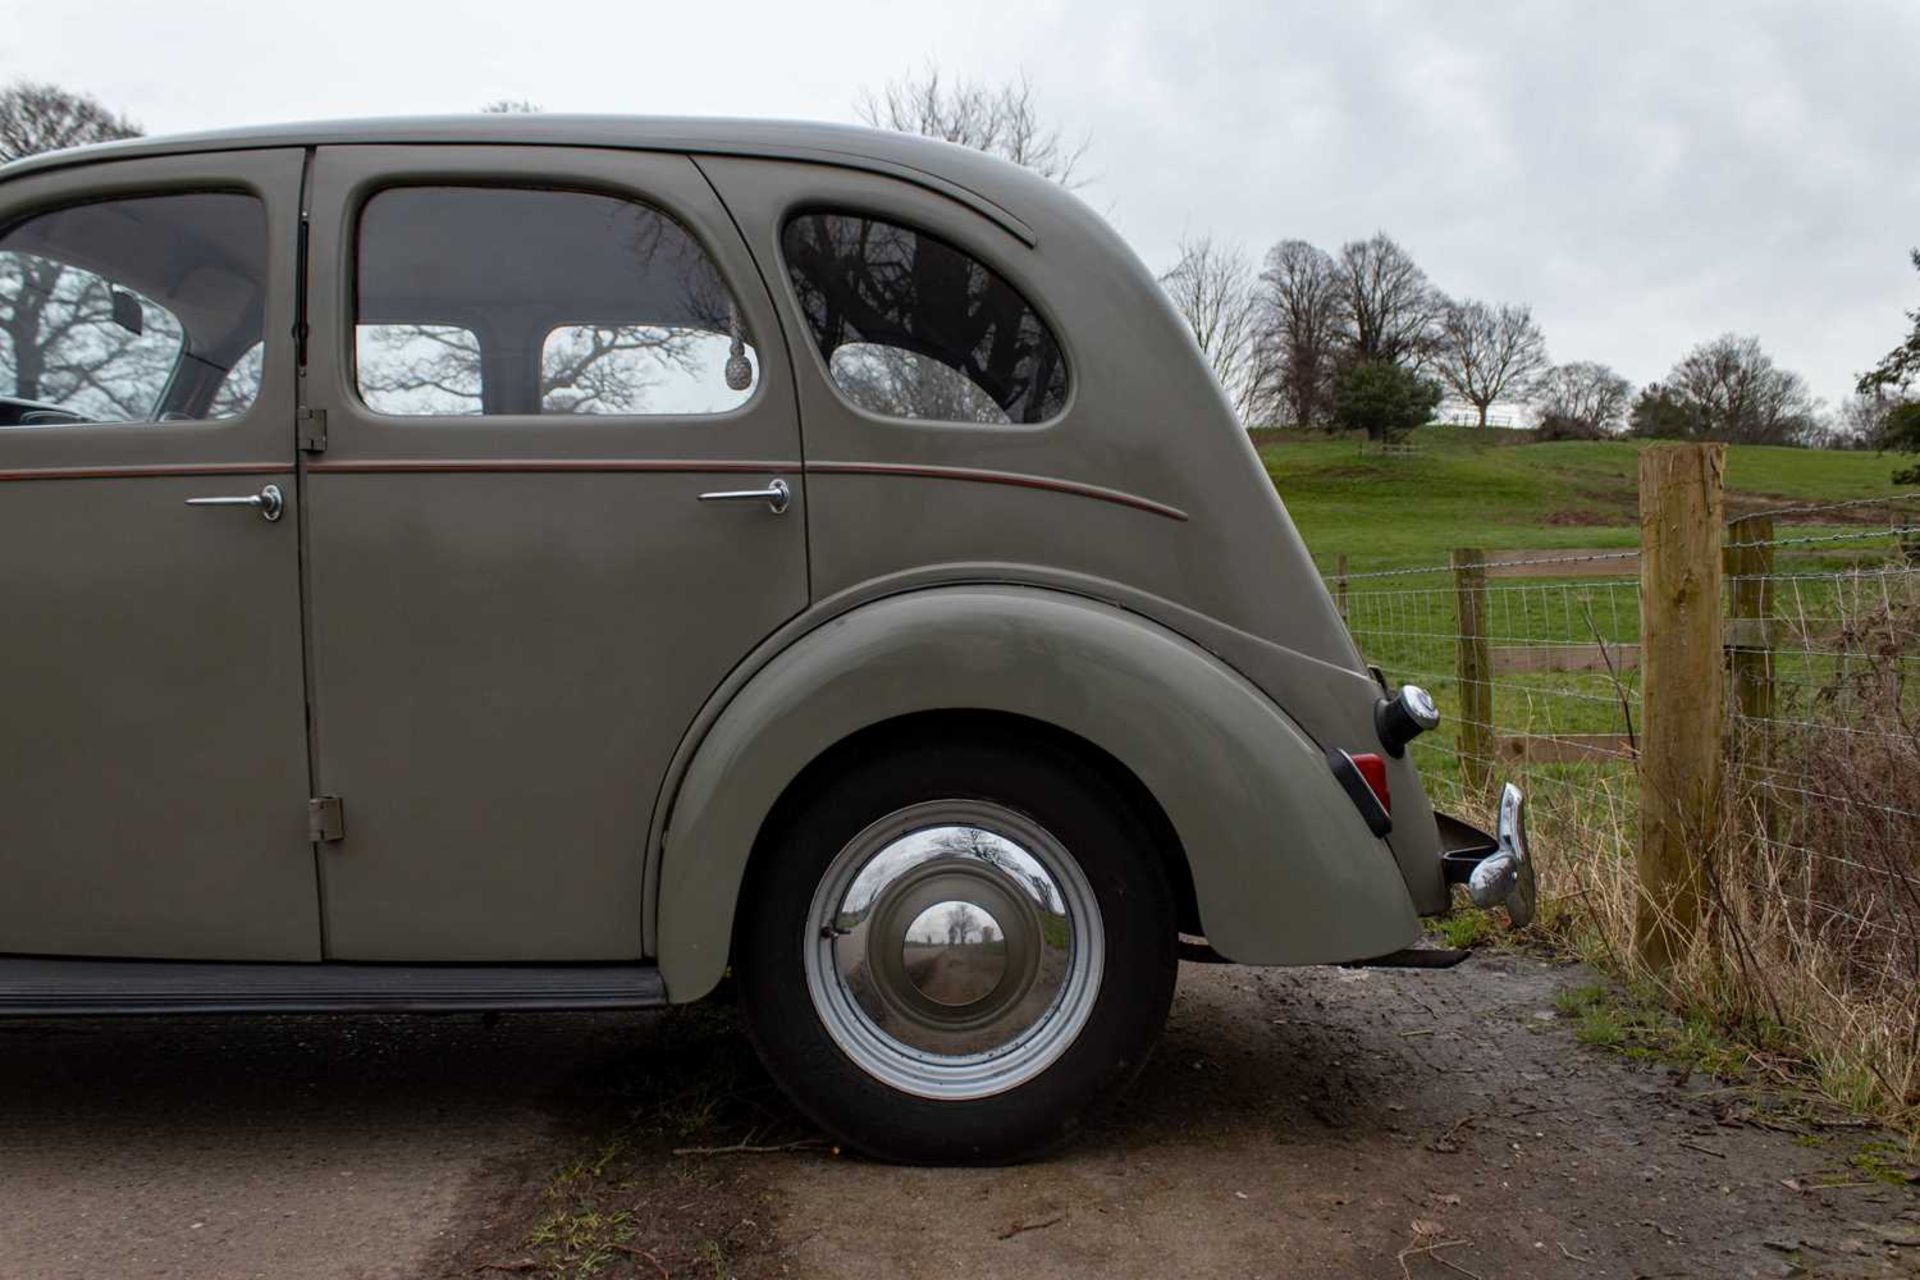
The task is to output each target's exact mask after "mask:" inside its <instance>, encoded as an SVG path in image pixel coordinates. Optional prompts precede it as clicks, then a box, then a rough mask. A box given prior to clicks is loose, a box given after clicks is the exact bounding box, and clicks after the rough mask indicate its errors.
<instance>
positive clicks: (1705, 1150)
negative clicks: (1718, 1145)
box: [1680, 1138, 1727, 1160]
mask: <svg viewBox="0 0 1920 1280" xmlns="http://www.w3.org/2000/svg"><path fill="white" fill-rule="evenodd" d="M1680 1145H1681V1146H1683V1147H1685V1148H1686V1149H1687V1150H1689V1151H1698V1152H1700V1153H1701V1154H1703V1155H1709V1156H1712V1157H1713V1158H1714V1159H1716V1160H1725V1159H1726V1158H1727V1153H1726V1152H1724V1151H1715V1150H1714V1149H1713V1148H1712V1147H1703V1146H1701V1145H1700V1144H1699V1143H1697V1142H1688V1141H1687V1140H1686V1139H1685V1138H1682V1139H1680Z"/></svg>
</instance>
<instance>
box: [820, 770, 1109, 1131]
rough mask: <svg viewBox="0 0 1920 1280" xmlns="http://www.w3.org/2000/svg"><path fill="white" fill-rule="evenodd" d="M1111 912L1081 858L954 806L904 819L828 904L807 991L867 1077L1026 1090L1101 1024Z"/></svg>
mask: <svg viewBox="0 0 1920 1280" xmlns="http://www.w3.org/2000/svg"><path fill="white" fill-rule="evenodd" d="M1103 966H1104V935H1103V933H1102V931H1101V928H1100V914H1099V907H1098V905H1097V904H1096V903H1095V901H1094V897H1093V890H1092V887H1091V886H1090V885H1089V884H1088V883H1087V879H1086V876H1085V874H1084V873H1083V872H1082V871H1081V870H1080V866H1079V864H1078V863H1077V862H1075V861H1074V859H1073V857H1072V855H1070V854H1069V853H1068V852H1067V850H1066V848H1065V847H1064V846H1063V845H1061V844H1060V842H1059V841H1058V840H1056V839H1055V838H1054V837H1053V836H1052V835H1051V834H1050V833H1049V832H1047V831H1046V830H1045V829H1044V828H1042V827H1041V826H1040V825H1039V824H1037V823H1035V822H1034V821H1033V820H1032V819H1031V818H1028V817H1026V816H1025V815H1023V814H1019V813H1015V812H1014V811H1013V810H1011V809H1007V808H1004V807H1003V806H1000V805H996V804H991V803H989V802H986V801H981V800H943V801H934V802H930V803H927V804H919V805H913V806H911V807H909V808H906V809H902V810H899V811H897V812H895V813H891V814H888V815H887V816H886V817H884V818H882V819H880V821H878V822H876V823H874V824H873V825H872V826H870V827H868V828H867V829H866V830H865V831H862V832H861V833H860V834H859V835H857V836H855V837H854V838H853V840H852V841H850V842H849V843H848V844H847V846H846V848H844V849H842V850H841V851H840V853H839V854H838V856H836V857H835V859H834V861H833V864H832V865H831V866H830V867H828V869H827V873H826V875H825V876H824V877H823V878H822V879H821V882H820V887H819V889H818V890H817V891H816V892H815V894H814V900H813V906H812V911H811V913H810V916H809V937H808V940H807V946H806V969H807V990H808V993H809V994H810V995H811V996H812V998H813V1004H814V1008H815V1010H816V1011H817V1012H818V1013H819V1015H820V1019H821V1022H822V1024H823V1025H824V1026H825V1027H826V1029H827V1032H828V1034H829V1035H831V1036H832V1037H833V1039H834V1042H835V1043H836V1044H838V1045H839V1046H840V1048H841V1049H842V1050H843V1051H844V1052H845V1053H846V1054H847V1056H848V1057H850V1058H852V1059H853V1061H854V1062H855V1063H857V1064H858V1065H859V1066H860V1067H861V1069H862V1070H864V1071H866V1072H867V1073H868V1074H870V1075H872V1076H874V1077H876V1078H878V1079H880V1080H881V1081H883V1082H885V1083H886V1084H888V1085H891V1086H892V1087H894V1088H896V1089H900V1090H902V1091H904V1092H907V1093H912V1094H917V1095H919V1096H921V1097H929V1098H948V1099H964V1098H979V1097H986V1096H989V1095H991V1094H995V1093H1001V1092H1004V1091H1005V1090H1008V1089H1012V1088H1014V1087H1016V1086H1018V1085H1020V1084H1022V1083H1024V1082H1025V1081H1027V1080H1030V1079H1032V1078H1033V1077H1034V1076H1036V1075H1038V1074H1039V1073H1040V1072H1042V1071H1044V1070H1045V1069H1046V1068H1047V1067H1048V1066H1049V1065H1051V1064H1052V1063H1053V1061H1054V1060H1055V1059H1056V1058H1058V1057H1059V1056H1060V1054H1061V1053H1063V1052H1065V1051H1066V1048H1067V1046H1068V1045H1070V1044H1072V1043H1073V1040H1074V1038H1075V1037H1076V1036H1078V1035H1079V1033H1080V1031H1081V1029H1082V1028H1083V1027H1084V1026H1085V1025H1086V1020H1087V1017H1088V1016H1089V1015H1090V1014H1091V1013H1092V1011H1093V1003H1094V997H1095V996H1096V995H1097V994H1098V992H1099V989H1100V974H1101V971H1102V969H1103Z"/></svg>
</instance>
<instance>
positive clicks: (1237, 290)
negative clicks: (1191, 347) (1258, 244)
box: [1160, 236, 1265, 423]
mask: <svg viewBox="0 0 1920 1280" xmlns="http://www.w3.org/2000/svg"><path fill="white" fill-rule="evenodd" d="M1160 283H1161V285H1162V286H1163V287H1164V288H1165V289H1166V291H1167V295H1168V296H1169V297H1170V298H1172V299H1173V305H1174V307H1175V308H1176V309H1177V310H1178V311H1179V312H1180V315H1181V316H1182V318H1184V319H1185V320H1186V322H1187V327H1188V328H1190V329H1192V330H1193V337H1194V340H1195V341H1196V342H1198V343H1199V344H1200V353H1201V354H1202V355H1204V356H1205V357H1206V358H1207V364H1208V366H1209V367H1211V368H1212V369H1213V376H1214V377H1215V378H1217V379H1219V382H1220V387H1221V389H1222V390H1223V391H1225V392H1226V393H1227V402H1228V403H1229V404H1231V405H1232V406H1233V412H1234V414H1235V416H1237V417H1238V418H1239V419H1240V421H1241V422H1242V423H1250V422H1251V421H1252V419H1253V414H1254V411H1255V406H1256V403H1257V402H1258V400H1259V399H1260V398H1261V395H1262V393H1263V391H1264V389H1265V388H1264V386H1263V382H1264V378H1263V377H1262V370H1261V368H1260V359H1259V357H1260V345H1259V342H1258V338H1259V312H1258V298H1257V296H1256V294H1255V292H1254V279H1253V269H1252V267H1251V266H1249V265H1248V263H1247V256H1246V254H1244V253H1242V252H1241V251H1240V250H1239V249H1237V248H1222V247H1220V246H1219V245H1216V244H1214V242H1213V237H1211V236H1202V237H1200V238H1199V239H1197V240H1183V241H1181V242H1180V260H1179V261H1178V262H1176V263H1175V264H1174V266H1173V269H1172V270H1170V271H1168V272H1167V273H1166V274H1165V275H1163V276H1161V277H1160Z"/></svg>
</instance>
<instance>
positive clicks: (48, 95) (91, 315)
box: [0, 81, 179, 418]
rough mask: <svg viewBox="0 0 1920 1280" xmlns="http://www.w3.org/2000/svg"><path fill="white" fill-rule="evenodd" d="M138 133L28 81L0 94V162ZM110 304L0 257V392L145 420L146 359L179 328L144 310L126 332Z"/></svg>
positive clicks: (107, 295) (102, 292)
mask: <svg viewBox="0 0 1920 1280" xmlns="http://www.w3.org/2000/svg"><path fill="white" fill-rule="evenodd" d="M139 135H140V128H139V126H138V125H135V124H134V123H133V122H132V121H131V120H128V119H127V118H126V117H125V116H119V115H115V114H114V113H113V112H111V111H109V110H108V109H107V108H106V107H104V106H102V105H101V104H100V103H99V102H97V101H95V100H94V99H93V98H90V97H88V96H86V95H85V94H79V93H69V92H68V91H66V90H65V89H60V88H57V87H55V86H53V85H50V84H35V83H32V82H28V81H21V82H18V83H15V84H12V85H9V86H8V87H7V88H5V89H0V161H8V160H18V159H21V158H23V157H25V156H31V155H38V154H40V153H42V152H46V151H57V150H60V149H61V148H64V147H77V146H84V145H86V144H88V143H93V142H112V141H116V140H118V139H121V138H134V137H138V136H139ZM115 301H116V298H115V290H114V289H113V287H112V286H111V285H110V284H109V283H108V282H107V281H105V280H103V279H101V278H100V277H98V276H96V275H94V274H93V273H91V272H86V271H76V270H73V269H71V268H69V267H66V266H64V265H62V264H61V263H58V262H55V261H52V260H51V259H48V258H42V257H39V256H36V255H32V254H26V253H16V252H6V251H0V394H8V395H13V396H17V397H19V398H20V399H23V400H36V401H38V400H45V401H50V402H55V403H58V404H60V405H61V406H62V407H64V408H68V409H71V410H73V411H75V412H77V413H83V414H87V415H89V416H94V417H103V418H138V417H143V416H145V414H146V412H147V411H148V409H149V408H150V407H151V406H150V405H149V404H147V403H146V402H145V401H146V394H145V393H146V392H147V391H148V390H149V389H150V388H151V387H152V386H154V385H155V384H156V382H157V381H158V378H159V376H161V375H160V374H159V371H158V368H157V363H156V362H165V361H170V360H171V359H172V357H173V356H174V355H175V354H176V353H177V351H178V340H179V330H178V327H177V326H175V325H173V324H172V317H170V316H168V315H166V313H164V312H162V311H159V310H158V309H154V308H149V309H147V310H148V311H149V312H150V314H149V315H147V316H146V317H145V324H144V326H143V328H144V330H145V331H144V332H136V331H134V330H132V329H129V328H127V327H125V326H124V325H123V324H121V323H120V322H119V320H118V319H117V316H118V314H119V313H118V312H117V311H116V308H115ZM120 301H121V306H122V307H123V308H124V305H125V299H124V298H122V299H121V300H120Z"/></svg>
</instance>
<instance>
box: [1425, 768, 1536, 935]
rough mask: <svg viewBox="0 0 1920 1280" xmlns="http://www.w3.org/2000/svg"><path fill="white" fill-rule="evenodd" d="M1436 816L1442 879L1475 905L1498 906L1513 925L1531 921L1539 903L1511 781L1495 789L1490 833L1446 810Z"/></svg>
mask: <svg viewBox="0 0 1920 1280" xmlns="http://www.w3.org/2000/svg"><path fill="white" fill-rule="evenodd" d="M1436 816H1439V817H1440V818H1441V823H1440V826H1441V837H1442V843H1443V845H1444V847H1443V848H1442V850H1441V853H1440V858H1441V864H1442V866H1443V867H1444V868H1445V869H1446V877H1447V883H1449V884H1464V885H1466V886H1467V893H1468V895H1469V896H1470V897H1472V899H1473V904H1474V905H1475V906H1476V907H1489V908H1490V907H1496V906H1504V907H1506V909H1507V918H1508V919H1510V920H1512V921H1513V926H1514V928H1516V929H1523V928H1525V927H1526V926H1527V925H1529V924H1531V923H1533V917H1534V912H1535V910H1536V908H1537V907H1538V904H1539V892H1538V888H1537V886H1536V885H1535V883H1534V872H1533V854H1532V851H1531V850H1530V849H1529V848H1528V847H1527V797H1526V795H1525V793H1523V792H1522V791H1521V790H1520V788H1519V787H1516V786H1514V785H1513V784H1512V783H1511V782H1509V783H1507V784H1506V786H1505V787H1503V788H1502V789H1501V791H1500V814H1499V818H1498V821H1497V823H1496V825H1495V829H1494V834H1492V835H1488V834H1487V833H1486V832H1484V831H1481V830H1479V829H1478V828H1475V827H1471V826H1468V825H1467V824H1466V823H1464V822H1462V821H1460V820H1459V819H1458V818H1454V817H1451V816H1447V815H1436Z"/></svg>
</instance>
